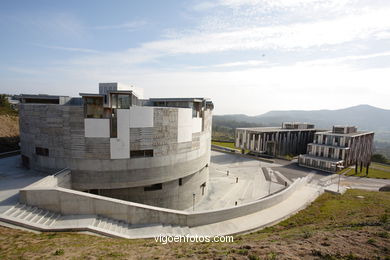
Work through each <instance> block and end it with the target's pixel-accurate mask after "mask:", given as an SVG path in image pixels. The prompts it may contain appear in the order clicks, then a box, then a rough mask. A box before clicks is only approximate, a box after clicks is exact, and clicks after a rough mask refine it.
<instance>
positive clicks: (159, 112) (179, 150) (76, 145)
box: [19, 83, 213, 209]
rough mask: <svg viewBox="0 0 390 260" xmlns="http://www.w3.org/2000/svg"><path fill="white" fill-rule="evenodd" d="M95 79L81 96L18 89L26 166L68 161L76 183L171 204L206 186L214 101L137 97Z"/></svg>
mask: <svg viewBox="0 0 390 260" xmlns="http://www.w3.org/2000/svg"><path fill="white" fill-rule="evenodd" d="M139 92H140V91H139V90H137V89H136V88H134V87H131V86H128V87H126V86H125V85H122V84H119V83H100V84H99V93H80V96H81V98H80V97H79V98H72V97H67V96H49V95H20V96H19V99H20V101H21V104H20V106H19V107H20V109H19V110H20V143H21V152H22V159H23V162H24V164H25V165H26V166H28V167H31V168H34V169H37V170H40V171H45V172H48V173H52V172H56V171H58V170H60V169H63V168H69V169H70V170H71V175H72V184H71V185H72V188H73V189H75V190H79V191H85V192H89V193H94V194H99V195H104V196H108V197H112V198H119V199H124V200H128V201H133V202H140V203H145V204H149V205H154V206H160V207H167V208H173V209H186V208H189V207H191V205H192V203H193V200H194V199H195V200H196V202H198V201H199V200H201V199H202V198H203V196H205V194H206V193H207V182H208V178H209V177H208V176H209V174H208V165H209V162H210V143H211V117H212V109H213V104H212V102H211V101H209V100H207V99H205V98H185V99H180V98H179V99H171V98H160V99H147V100H145V99H141V97H142V95H140V94H139Z"/></svg>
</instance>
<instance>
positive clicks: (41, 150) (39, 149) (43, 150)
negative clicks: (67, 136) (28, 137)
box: [35, 147, 49, 156]
mask: <svg viewBox="0 0 390 260" xmlns="http://www.w3.org/2000/svg"><path fill="white" fill-rule="evenodd" d="M35 154H36V155H41V156H49V149H47V148H42V147H35Z"/></svg>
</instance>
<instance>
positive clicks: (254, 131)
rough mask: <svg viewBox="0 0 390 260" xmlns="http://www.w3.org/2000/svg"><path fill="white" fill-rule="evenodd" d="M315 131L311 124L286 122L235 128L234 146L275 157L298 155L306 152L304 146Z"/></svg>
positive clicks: (311, 140)
mask: <svg viewBox="0 0 390 260" xmlns="http://www.w3.org/2000/svg"><path fill="white" fill-rule="evenodd" d="M316 131H318V130H316V129H314V125H313V124H307V123H288V122H285V123H283V124H282V127H254V128H237V129H236V132H235V146H236V147H237V148H239V149H242V150H249V151H251V152H252V153H257V154H266V155H269V156H275V157H277V156H284V155H288V154H290V155H298V154H302V153H305V152H306V146H307V144H308V143H310V142H313V138H314V133H315V132H316Z"/></svg>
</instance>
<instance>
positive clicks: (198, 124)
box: [192, 117, 202, 133]
mask: <svg viewBox="0 0 390 260" xmlns="http://www.w3.org/2000/svg"><path fill="white" fill-rule="evenodd" d="M192 132H193V133H199V132H202V118H197V117H195V118H192Z"/></svg>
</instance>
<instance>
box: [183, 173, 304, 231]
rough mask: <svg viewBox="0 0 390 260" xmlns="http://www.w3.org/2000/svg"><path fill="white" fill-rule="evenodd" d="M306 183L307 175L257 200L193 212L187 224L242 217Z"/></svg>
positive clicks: (283, 198) (280, 198)
mask: <svg viewBox="0 0 390 260" xmlns="http://www.w3.org/2000/svg"><path fill="white" fill-rule="evenodd" d="M305 183H306V177H305V178H302V179H297V180H295V181H294V183H293V184H292V185H291V186H289V187H288V188H286V189H284V190H283V191H281V192H278V193H276V194H274V195H271V196H268V197H266V198H263V199H259V200H257V201H253V202H249V203H246V204H243V205H240V206H236V207H231V208H226V209H220V210H209V211H203V212H196V213H191V214H189V215H188V218H187V225H188V226H190V227H193V226H201V225H207V224H211V223H216V222H220V221H225V220H228V219H232V218H237V217H242V216H245V215H249V214H252V213H255V212H257V211H260V210H263V209H266V208H269V207H272V206H273V205H276V204H278V203H280V202H282V201H283V200H285V199H287V198H288V197H289V196H290V195H291V194H292V193H293V192H294V191H296V190H297V189H298V188H300V187H301V186H302V185H304V184H305Z"/></svg>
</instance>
